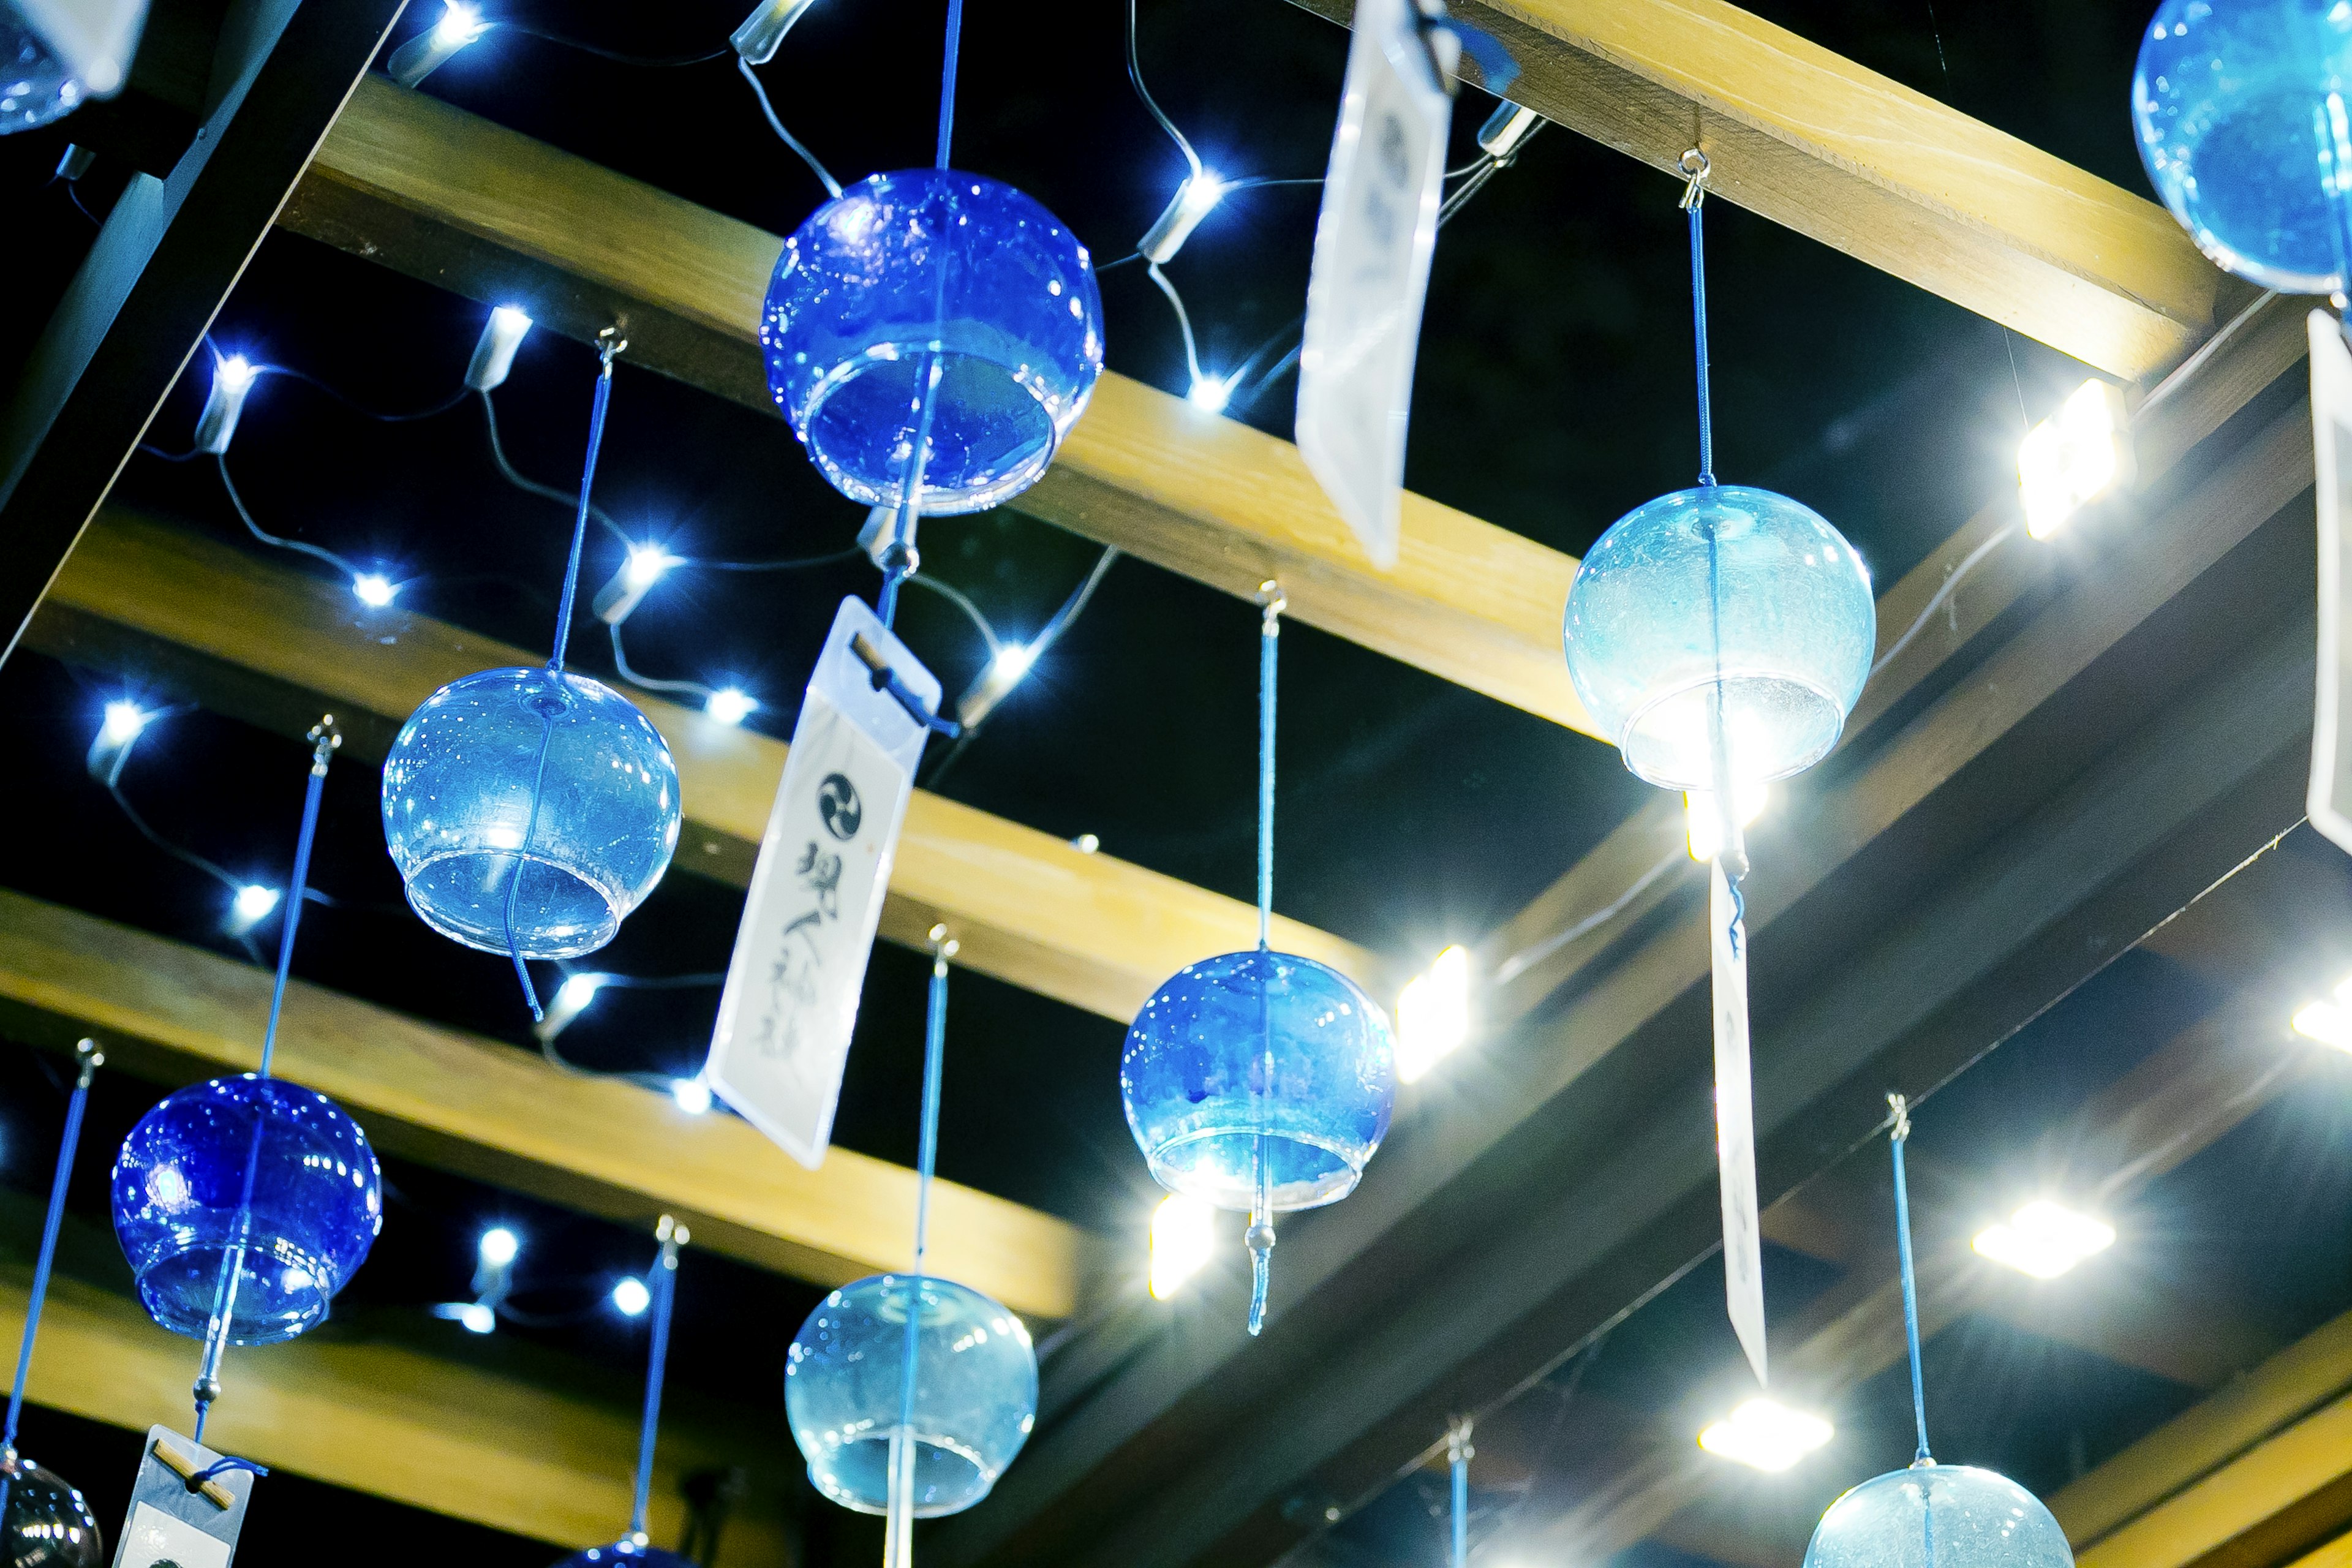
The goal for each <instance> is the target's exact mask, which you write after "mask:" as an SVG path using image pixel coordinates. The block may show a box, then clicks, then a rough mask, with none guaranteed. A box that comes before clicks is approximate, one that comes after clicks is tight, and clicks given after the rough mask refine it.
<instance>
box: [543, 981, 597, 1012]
mask: <svg viewBox="0 0 2352 1568" xmlns="http://www.w3.org/2000/svg"><path fill="white" fill-rule="evenodd" d="M603 989H604V976H603V975H601V974H571V975H566V976H565V977H564V981H563V984H561V985H559V986H557V987H556V988H555V1005H557V1006H559V1007H566V1008H569V1009H571V1010H572V1012H573V1013H575V1014H576V1013H578V1012H579V1011H580V1010H581V1009H582V1008H583V1007H585V1006H587V1005H588V1004H589V1003H591V1002H593V1001H594V1000H596V993H597V992H599V991H601V990H603Z"/></svg>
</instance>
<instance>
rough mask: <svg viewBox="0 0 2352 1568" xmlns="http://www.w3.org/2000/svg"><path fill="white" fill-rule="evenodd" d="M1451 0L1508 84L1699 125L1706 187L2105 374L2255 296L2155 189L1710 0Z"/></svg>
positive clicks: (1597, 110) (2148, 369)
mask: <svg viewBox="0 0 2352 1568" xmlns="http://www.w3.org/2000/svg"><path fill="white" fill-rule="evenodd" d="M1298 3H1299V4H1301V5H1306V6H1307V9H1309V10H1312V11H1316V12H1318V13H1319V14H1321V15H1323V16H1328V17H1329V18H1331V19H1332V20H1334V21H1338V22H1341V23H1343V24H1344V23H1345V22H1346V21H1347V19H1348V18H1349V16H1350V15H1352V14H1353V11H1354V6H1353V5H1352V3H1351V0H1298ZM1454 15H1455V16H1459V17H1460V18H1462V19H1463V20H1465V21H1466V22H1468V23H1470V24H1472V25H1474V26H1478V27H1480V28H1483V29H1485V30H1486V32H1488V33H1490V34H1492V35H1494V36H1495V37H1496V38H1498V39H1500V40H1501V41H1502V43H1503V45H1504V47H1507V49H1508V50H1509V51H1510V54H1511V58H1512V59H1513V60H1514V61H1515V62H1516V63H1517V66H1518V68H1519V75H1518V76H1517V79H1514V80H1512V81H1510V82H1508V83H1507V84H1505V83H1496V84H1494V90H1496V92H1499V93H1502V94H1504V95H1505V96H1507V97H1508V98H1509V99H1510V100H1512V101H1514V102H1516V103H1520V104H1524V105H1526V106H1527V107H1528V108H1530V109H1534V110H1538V111H1539V112H1541V113H1542V114H1543V115H1544V117H1545V118H1546V119H1549V120H1552V121H1558V122H1559V123H1560V124H1562V125H1565V126H1567V127H1569V128H1570V130H1572V131H1576V132H1581V133H1582V134H1584V135H1586V136H1590V137H1591V138H1592V139H1593V140H1594V141H1596V142H1603V143H1605V144H1606V145H1608V146H1611V147H1614V148H1616V149H1617V150H1618V151H1619V152H1621V153H1628V154H1630V155H1632V156H1633V157H1635V158H1638V159H1640V160H1641V161H1642V162H1643V163H1647V164H1649V165H1650V166H1651V167H1653V168H1654V169H1658V170H1661V171H1664V172H1665V173H1668V174H1675V177H1676V178H1677V179H1679V178H1681V176H1680V174H1678V173H1676V171H1675V165H1676V163H1677V162H1678V161H1679V160H1680V159H1681V157H1682V155H1683V153H1684V152H1685V150H1686V149H1688V148H1691V147H1697V148H1699V149H1700V150H1702V151H1703V152H1705V153H1706V155H1707V157H1708V159H1709V161H1710V163H1711V164H1712V168H1711V172H1710V174H1709V177H1708V180H1707V190H1708V192H1709V194H1710V195H1715V196H1717V197H1720V198H1721V199H1723V200H1726V201H1730V202H1735V203H1737V204H1738V205H1741V206H1744V207H1747V208H1748V209H1749V210H1750V211H1752V212H1756V213H1759V214H1760V215H1762V216H1765V217H1768V218H1770V219H1771V220H1773V221H1774V222H1775V223H1779V224H1782V225H1785V226H1788V227H1790V228H1792V229H1795V230H1796V231H1797V232H1798V233H1800V234H1802V235H1806V236H1808V237H1811V238H1813V239H1817V240H1820V241H1821V242H1822V244H1824V245H1827V246H1829V247H1832V248H1833V249H1836V250H1842V251H1843V252H1844V253H1845V254H1847V255H1848V256H1851V257H1853V258H1855V259H1857V260H1860V261H1865V262H1868V263H1869V264H1870V265H1871V266H1873V267H1875V268H1879V269H1880V270H1881V271H1884V272H1888V273H1892V274H1893V275H1894V276H1895V277H1897V278H1900V279H1905V280H1906V282H1910V283H1915V284H1916V285H1918V286H1919V287H1920V288H1922V289H1927V290H1929V291H1930V292H1932V293H1936V294H1940V295H1942V296H1943V297H1944V298H1945V299H1947V300H1952V301H1953V302H1954V303H1956V304H1958V305H1962V306H1965V307H1967V308H1968V309H1969V310H1974V311H1976V312H1977V313H1978V314H1979V315H1981V316H1988V317H1990V318H1991V319H1992V320H1994V321H1999V322H2000V323H2001V324H2002V325H2004V326H2008V327H2013V328H2015V329H2016V330H2017V331H2021V332H2023V333H2025V334H2026V335H2027V336H2028V337H2032V338H2036V339H2039V340H2040V341H2041V342H2045V343H2048V344H2050V345H2051V346H2052V347H2053V348H2057V349H2061V350H2063V351H2064V352H2065V353H2070V354H2073V355H2074V357H2075V358H2076V359H2079V360H2082V361H2084V363H2088V364H2092V365H2095V366H2097V367H2098V368H2099V369H2101V370H2103V371H2105V372H2106V373H2107V374H2110V375H2115V376H2119V377H2121V378H2123V379H2124V380H2126V381H2138V380H2141V379H2143V378H2146V377H2148V376H2151V375H2153V374H2157V373H2159V372H2162V371H2164V370H2167V369H2169V368H2170V367H2171V366H2173V365H2174V364H2177V363H2179V362H2180V361H2181V360H2182V359H2184V358H2186V357H2187V356H2188V354H2189V353H2190V352H2191V351H2192V350H2193V349H2195V348H2196V346H2197V345H2198V344H2199V343H2200V342H2202V341H2203V340H2204V339H2205V337H2206V336H2207V334H2209V333H2210V332H2211V331H2212V330H2213V329H2214V328H2215V327H2217V326H2219V325H2220V324H2221V321H2222V320H2224V319H2225V318H2226V317H2227V315H2228V313H2229V311H2230V310H2232V309H2234V308H2235V306H2236V305H2237V304H2241V303H2243V302H2244V301H2245V300H2250V299H2252V297H2253V291H2252V289H2249V288H2247V287H2246V286H2245V285H2243V284H2241V283H2238V282H2237V281H2236V280H2234V279H2230V278H2229V277H2227V276H2226V275H2225V274H2223V273H2222V272H2221V270H2220V269H2219V268H2215V267H2214V266H2213V265H2212V264H2211V263H2210V262H2208V261H2207V260H2206V259H2205V258H2203V257H2202V256H2200V255H2199V254H2198V253H2197V249H2196V247H2194V246H2192V245H2191V244H2190V243H2189V237H2188V236H2187V235H2186V234H2185V233H2183V232H2182V230H2181V228H2180V226H2179V224H2177V223H2175V222H2174V221H2173V219H2172V216H2171V215H2170V214H2169V213H2168V212H2166V211H2165V210H2164V209H2163V208H2162V207H2160V206H2158V205H2156V204H2155V203H2153V202H2151V201H2148V200H2147V199H2146V198H2145V197H2142V196H2137V195H2133V194H2131V193H2130V192H2128V191H2126V190H2124V189H2123V188H2122V187H2120V186H2117V185H2113V184H2108V183H2107V182H2106V181H2105V180H2102V179H2099V178H2097V177H2096V176H2095V175H2092V174H2085V173H2084V171H2082V170H2080V169H2077V168H2075V167H2074V165H2072V164H2070V163H2066V162H2065V161H2063V159H2059V158H2054V157H2053V156H2051V155H2050V154H2049V153H2044V152H2042V151H2041V150H2039V149H2038V148H2035V147H2032V146H2031V145H2029V144H2027V143H2026V142H2021V141H2019V140H2018V139H2017V138H2016V137H2014V136H2011V135H2008V134H2006V133H2004V132H2000V131H1996V130H1994V129H1993V128H1992V127H1991V126H1990V125H1987V124H1985V123H1984V122H1982V121H1977V120H1972V119H1970V118H1969V117H1968V116H1967V115H1965V114H1962V113H1959V112H1958V110H1952V109H1949V108H1947V107H1946V106H1945V105H1943V104H1941V103H1938V102H1937V101H1936V100H1934V99H1931V98H1929V97H1927V95H1926V94H1925V93H1920V92H1915V91H1913V90H1912V89H1909V88H1907V87H1905V86H1903V85H1902V84H1900V83H1899V82H1896V81H1894V80H1892V79H1888V78H1886V77H1884V76H1881V75H1879V74H1878V73H1877V72H1876V71H1873V70H1867V69H1865V68H1863V67H1861V66H1858V65H1856V64H1854V63H1853V61H1852V60H1848V59H1844V58H1841V57H1839V56H1838V55H1835V54H1833V53H1832V52H1831V51H1830V50H1828V49H1825V48H1822V47H1821V46H1819V45H1818V44H1813V43H1809V42H1807V41H1806V40H1805V39H1803V38H1801V37H1798V36H1797V35H1796V34H1794V33H1791V32H1790V31H1789V30H1788V29H1786V28H1784V27H1778V26H1773V25H1772V24H1771V23H1769V22H1767V21H1765V20H1763V19H1762V18H1761V17H1759V16H1753V15H1751V14H1749V13H1748V12H1746V11H1742V10H1740V9H1738V7H1737V6H1733V5H1725V4H1723V3H1722V0H1462V3H1461V4H1459V5H1456V6H1455V7H1454ZM1465 69H1466V70H1467V71H1468V72H1469V74H1470V76H1471V79H1473V80H1479V79H1481V78H1480V77H1479V75H1478V71H1477V68H1476V66H1475V62H1472V61H1468V60H1467V59H1465ZM2122 112H2123V109H2122V100H2121V95H2120V94H2118V95H2117V100H2116V113H2117V114H2118V115H2121V113H2122Z"/></svg>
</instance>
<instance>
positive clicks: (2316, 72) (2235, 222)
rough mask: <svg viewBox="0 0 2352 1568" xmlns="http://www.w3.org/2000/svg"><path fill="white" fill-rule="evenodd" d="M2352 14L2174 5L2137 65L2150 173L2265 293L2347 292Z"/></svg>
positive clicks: (2327, 1)
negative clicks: (2348, 106) (2271, 291)
mask: <svg viewBox="0 0 2352 1568" xmlns="http://www.w3.org/2000/svg"><path fill="white" fill-rule="evenodd" d="M2347 76H2352V8H2347V7H2346V6H2344V5H2338V4H2336V0H2165V3H2164V4H2163V5H2159V6H2158V7H2157V11H2156V16H2154V18H2152V19H2151V20H2150V21H2149V23H2148V27H2147V34H2146V36H2145V37H2143V38H2142V39H2141V40H2140V48H2139V61H2138V64H2137V67H2136V68H2134V70H2133V72H2132V129H2133V131H2134V132H2136V134H2137V140H2138V142H2139V154H2140V161H2141V163H2144V164H2146V165H2147V176H2148V179H2149V181H2150V182H2151V183H2152V184H2154V185H2155V186H2156V189H2157V194H2158V195H2160V196H2162V197H2163V199H2164V205H2166V206H2168V207H2169V208H2171V209H2172V216H2174V217H2176V218H2179V220H2180V223H2181V225H2182V226H2183V227H2185V228H2187V229H2188V230H2189V237H2191V238H2192V239H2194V240H2195V241H2196V243H2197V248H2198V249H2200V250H2201V251H2203V252H2204V253H2205V254H2206V255H2207V256H2208V257H2210V258H2211V259H2212V260H2213V261H2214V262H2215V263H2216V264H2217V265H2219V266H2221V267H2223V268H2228V269H2229V270H2230V271H2231V272H2234V273H2236V274H2237V275H2238V276H2239V277H2241V278H2244V279H2248V280H2249V281H2251V282H2253V283H2256V284H2258V285H2260V286H2261V287H2263V288H2264V289H2278V290H2279V291H2281V292H2282V293H2288V294H2326V293H2332V292H2335V291H2336V290H2337V289H2343V288H2344V287H2345V286H2346V279H2347V275H2352V274H2347V264H2346V246H2347V210H2346V202H2347V194H2352V122H2347Z"/></svg>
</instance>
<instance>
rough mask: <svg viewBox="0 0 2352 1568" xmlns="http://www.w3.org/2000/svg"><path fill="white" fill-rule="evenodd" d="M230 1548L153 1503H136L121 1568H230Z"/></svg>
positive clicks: (119, 1556)
mask: <svg viewBox="0 0 2352 1568" xmlns="http://www.w3.org/2000/svg"><path fill="white" fill-rule="evenodd" d="M228 1557H229V1548H228V1542H226V1541H216V1540H215V1539H214V1538H213V1537H211V1536H209V1535H206V1534H205V1532H204V1531H201V1530H198V1529H197V1528H196V1527H195V1526H194V1525H193V1524H190V1523H187V1522H186V1521H184V1520H177V1519H173V1517H172V1516H171V1515H170V1514H168V1513H165V1512H163V1510H161V1509H159V1508H157V1507H156V1506H155V1505H154V1504H152V1503H144V1502H142V1503H136V1504H133V1505H132V1507H131V1522H130V1523H129V1524H128V1525H126V1526H124V1527H123V1531H122V1549H121V1552H118V1553H117V1554H116V1556H115V1559H114V1561H115V1563H117V1564H118V1568H163V1564H165V1563H172V1564H174V1565H176V1568H228Z"/></svg>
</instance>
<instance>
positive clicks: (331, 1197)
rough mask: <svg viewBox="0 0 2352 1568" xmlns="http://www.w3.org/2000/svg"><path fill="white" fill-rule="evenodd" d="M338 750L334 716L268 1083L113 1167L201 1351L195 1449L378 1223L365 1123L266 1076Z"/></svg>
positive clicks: (321, 731) (286, 953) (187, 1096)
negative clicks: (233, 1376) (232, 1390)
mask: <svg viewBox="0 0 2352 1568" xmlns="http://www.w3.org/2000/svg"><path fill="white" fill-rule="evenodd" d="M340 743H341V736H340V735H338V734H337V733H336V732H335V728H334V721H333V719H332V718H328V719H326V720H323V721H320V723H319V724H318V725H317V726H315V727H314V728H313V729H312V730H311V731H310V745H311V749H310V781H309V786H308V789H307V791H306V793H305V794H304V795H303V799H302V827H301V832H300V834H299V837H297V838H296V840H295V845H294V871H293V875H292V877H291V878H289V880H288V883H287V889H286V900H285V902H284V904H283V905H281V906H280V907H281V908H282V909H283V910H284V911H285V912H284V914H283V915H282V916H281V921H282V924H281V926H280V929H279V933H278V973H277V977H276V980H275V982H274V983H273V984H272V986H271V989H270V994H269V1022H268V1026H267V1027H266V1029H265V1030H264V1032H263V1035H262V1042H261V1066H260V1070H259V1071H258V1072H251V1073H245V1074H241V1075H239V1076H237V1077H235V1078H216V1079H212V1080H211V1081H210V1082H208V1083H200V1084H197V1085H196V1086H195V1087H194V1088H192V1089H181V1090H179V1091H178V1092H177V1093H174V1094H173V1095H170V1096H168V1097H167V1098H166V1099H164V1100H163V1101H162V1102H161V1103H160V1104H158V1105H157V1106H156V1107H155V1108H154V1109H153V1110H150V1111H149V1112H148V1113H147V1114H146V1115H145V1116H144V1117H142V1118H141V1119H140V1121H139V1124H138V1125H137V1126H136V1127H133V1128H132V1129H131V1135H130V1136H129V1137H127V1138H125V1139H124V1140H123V1141H122V1149H121V1153H120V1154H118V1155H117V1156H116V1158H115V1162H114V1172H113V1177H112V1193H111V1196H112V1205H113V1210H114V1233H115V1236H116V1237H117V1239H118V1240H120V1241H121V1244H122V1253H123V1256H124V1258H127V1259H129V1261H130V1264H131V1273H132V1274H133V1275H134V1276H136V1277H137V1279H138V1286H139V1300H140V1302H141V1304H142V1306H144V1307H145V1308H146V1309H147V1315H148V1316H149V1317H151V1318H152V1319H154V1321H156V1322H157V1323H158V1324H159V1325H161V1326H162V1327H163V1328H166V1329H169V1330H170V1331H172V1332H173V1333H175V1334H184V1335H186V1336H187V1337H188V1338H190V1339H194V1340H201V1341H202V1342H204V1356H203V1361H202V1363H201V1365H200V1368H199V1370H198V1372H197V1374H196V1383H195V1389H194V1394H195V1409H196V1422H195V1431H194V1437H195V1439H196V1441H197V1442H198V1443H202V1442H203V1441H204V1436H205V1420H206V1418H207V1417H208V1416H209V1415H211V1412H212V1405H213V1401H214V1400H215V1399H217V1398H218V1397H219V1396H220V1392H221V1384H220V1369H221V1357H222V1354H223V1352H226V1350H227V1348H228V1347H229V1346H231V1345H267V1344H276V1343H278V1342H280V1341H283V1340H290V1339H292V1338H294V1337H295V1336H296V1335H298V1334H299V1333H301V1332H303V1331H305V1330H308V1329H310V1328H311V1327H313V1326H315V1325H316V1324H318V1323H320V1321H324V1319H325V1318H326V1316H327V1304H328V1302H329V1301H331V1300H332V1299H333V1298H334V1295H335V1293H336V1292H337V1291H338V1290H341V1289H342V1288H343V1286H344V1284H345V1283H346V1282H347V1281H348V1280H349V1279H351V1277H352V1274H353V1273H354V1272H355V1271H356V1270H357V1269H358V1268H359V1266H360V1264H361V1263H362V1261H364V1260H365V1259H366V1258H367V1254H368V1248H369V1247H370V1246H371V1245H373V1242H374V1240H375V1237H376V1233H377V1232H378V1231H379V1230H381V1229H382V1228H383V1175H382V1173H380V1172H379V1171H378V1170H377V1168H376V1161H375V1151H374V1150H373V1149H372V1148H370V1147H369V1146H368V1141H367V1135H366V1134H365V1133H363V1132H362V1131H360V1128H359V1124H358V1123H357V1122H355V1121H352V1119H351V1118H350V1117H349V1116H347V1115H345V1114H344V1113H343V1111H342V1110H341V1107H339V1106H337V1105H336V1104H335V1102H334V1101H333V1100H329V1099H328V1098H327V1097H326V1096H325V1095H323V1094H320V1093H317V1092H315V1091H313V1090H311V1089H303V1088H301V1087H299V1085H295V1084H290V1083H287V1082H285V1081H283V1080H282V1079H276V1078H273V1077H271V1076H270V1069H271V1068H272V1066H273V1065H274V1063H275V1060H276V1057H277V1051H278V1024H279V1020H280V1018H281V1016H282V1015H283V1013H284V1011H285V1005H286V983H287V976H288V974H289V973H290V971H291V970H292V967H293V963H294V939H295V933H296V932H297V931H299V928H300V925H301V921H302V906H303V902H304V900H305V898H306V896H307V892H308V889H309V887H310V847H311V844H312V841H313V840H314V839H315V838H316V837H318V831H319V800H320V795H321V793H322V792H323V791H324V789H325V787H326V782H327V765H328V763H329V762H330V760H331V758H332V757H333V756H334V752H335V748H336V746H337V745H339V744H340ZM226 1463H229V1464H234V1465H236V1466H238V1467H239V1468H249V1469H251V1468H256V1467H252V1466H248V1465H245V1464H244V1462H243V1461H242V1460H232V1461H226ZM257 1473H258V1471H257Z"/></svg>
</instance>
